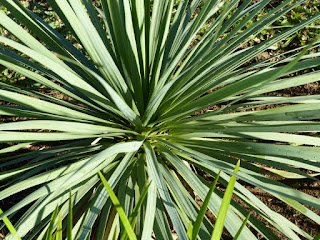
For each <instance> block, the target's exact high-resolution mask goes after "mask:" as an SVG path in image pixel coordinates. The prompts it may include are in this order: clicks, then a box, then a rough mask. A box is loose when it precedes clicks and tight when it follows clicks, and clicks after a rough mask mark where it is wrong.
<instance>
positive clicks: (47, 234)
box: [46, 205, 59, 240]
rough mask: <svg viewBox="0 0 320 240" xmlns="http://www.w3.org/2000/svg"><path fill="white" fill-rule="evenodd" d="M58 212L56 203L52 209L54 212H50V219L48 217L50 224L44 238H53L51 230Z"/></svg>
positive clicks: (47, 239)
mask: <svg viewBox="0 0 320 240" xmlns="http://www.w3.org/2000/svg"><path fill="white" fill-rule="evenodd" d="M58 213H59V206H58V205H57V207H56V209H55V210H54V212H53V213H52V216H51V219H50V224H49V228H48V230H47V233H46V240H53V234H52V233H53V230H54V224H55V222H56V218H57V216H58Z"/></svg>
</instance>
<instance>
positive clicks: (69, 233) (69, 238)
mask: <svg viewBox="0 0 320 240" xmlns="http://www.w3.org/2000/svg"><path fill="white" fill-rule="evenodd" d="M71 193H72V191H71V188H70V191H69V212H68V221H67V240H72V228H73V211H72V209H73V206H72V195H71Z"/></svg>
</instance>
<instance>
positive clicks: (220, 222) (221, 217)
mask: <svg viewBox="0 0 320 240" xmlns="http://www.w3.org/2000/svg"><path fill="white" fill-rule="evenodd" d="M239 167H240V160H239V161H238V163H237V165H236V167H235V169H234V173H235V174H237V173H238V170H239ZM236 180H237V178H236V177H235V176H231V178H230V182H229V183H228V186H227V189H226V192H225V194H224V196H223V199H222V204H221V206H220V210H219V214H218V217H217V220H216V222H215V225H214V229H213V232H212V236H211V239H212V240H220V237H221V235H222V231H223V227H224V221H225V219H226V215H227V211H228V208H229V205H230V201H231V198H232V194H233V189H234V185H235V184H236Z"/></svg>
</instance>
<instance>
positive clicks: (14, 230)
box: [0, 209, 21, 240]
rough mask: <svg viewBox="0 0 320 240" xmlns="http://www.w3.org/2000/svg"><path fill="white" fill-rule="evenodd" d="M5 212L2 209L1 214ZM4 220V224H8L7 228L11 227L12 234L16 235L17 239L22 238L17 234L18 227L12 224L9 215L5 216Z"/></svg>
mask: <svg viewBox="0 0 320 240" xmlns="http://www.w3.org/2000/svg"><path fill="white" fill-rule="evenodd" d="M2 213H3V211H2V210H1V209H0V215H1V214H2ZM2 221H3V222H4V224H5V225H6V226H7V228H8V229H9V231H10V233H11V234H12V236H13V237H14V236H15V237H16V240H21V238H20V237H19V236H18V235H16V234H17V231H16V229H15V228H14V226H13V225H12V223H11V222H10V220H9V219H8V218H7V217H4V218H3V219H2Z"/></svg>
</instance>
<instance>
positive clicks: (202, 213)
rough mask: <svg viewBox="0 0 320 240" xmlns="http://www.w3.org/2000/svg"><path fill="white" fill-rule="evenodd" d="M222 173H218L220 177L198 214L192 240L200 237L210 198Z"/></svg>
mask: <svg viewBox="0 0 320 240" xmlns="http://www.w3.org/2000/svg"><path fill="white" fill-rule="evenodd" d="M220 173H221V171H220V172H219V173H218V175H217V176H216V177H215V178H214V181H213V183H212V185H211V187H210V189H209V192H208V194H207V196H206V198H205V200H204V202H203V204H202V206H201V208H200V211H199V213H198V216H197V219H196V221H195V223H194V225H193V230H192V238H191V239H192V240H196V239H197V236H198V233H199V230H200V225H201V223H202V221H203V218H204V216H205V214H206V210H207V207H208V204H209V201H210V198H211V196H212V193H213V191H214V189H215V187H216V185H217V182H218V179H219V176H220Z"/></svg>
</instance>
